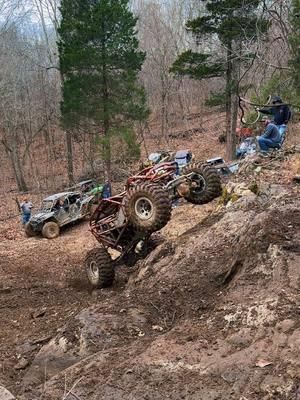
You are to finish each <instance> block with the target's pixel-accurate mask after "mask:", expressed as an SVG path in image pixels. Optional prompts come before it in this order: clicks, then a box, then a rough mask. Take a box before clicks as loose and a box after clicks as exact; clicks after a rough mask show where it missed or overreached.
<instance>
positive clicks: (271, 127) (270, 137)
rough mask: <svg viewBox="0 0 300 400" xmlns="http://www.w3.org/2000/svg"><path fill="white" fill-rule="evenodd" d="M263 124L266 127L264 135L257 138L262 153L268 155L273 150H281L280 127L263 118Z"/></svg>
mask: <svg viewBox="0 0 300 400" xmlns="http://www.w3.org/2000/svg"><path fill="white" fill-rule="evenodd" d="M261 122H262V123H263V125H264V127H265V129H264V131H263V134H262V135H261V136H258V138H257V141H258V144H259V147H260V150H261V152H263V153H266V152H268V151H269V150H270V149H271V148H279V147H280V146H281V135H280V132H279V129H278V127H277V126H276V125H275V124H273V123H272V122H271V121H270V120H269V119H268V117H263V118H262V121H261Z"/></svg>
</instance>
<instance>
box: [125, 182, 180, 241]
mask: <svg viewBox="0 0 300 400" xmlns="http://www.w3.org/2000/svg"><path fill="white" fill-rule="evenodd" d="M171 211H172V205H171V201H170V198H169V195H168V192H167V191H166V190H164V189H163V188H162V187H161V186H159V185H156V184H142V185H137V186H135V187H133V188H131V189H129V192H128V193H127V195H126V197H125V213H126V217H127V218H128V220H129V222H130V224H131V225H132V226H133V227H134V228H135V229H137V230H138V231H141V232H147V233H152V232H156V231H159V230H160V229H162V228H163V227H164V226H165V225H166V224H167V223H168V222H169V220H170V218H171Z"/></svg>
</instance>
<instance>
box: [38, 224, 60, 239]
mask: <svg viewBox="0 0 300 400" xmlns="http://www.w3.org/2000/svg"><path fill="white" fill-rule="evenodd" d="M42 235H43V237H44V238H47V239H55V238H57V237H58V236H59V226H58V224H57V223H56V222H54V221H50V222H46V223H45V225H44V226H43V229H42Z"/></svg>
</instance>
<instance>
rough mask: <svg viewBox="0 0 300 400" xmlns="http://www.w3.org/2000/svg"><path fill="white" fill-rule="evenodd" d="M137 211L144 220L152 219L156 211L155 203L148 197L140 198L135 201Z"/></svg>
mask: <svg viewBox="0 0 300 400" xmlns="http://www.w3.org/2000/svg"><path fill="white" fill-rule="evenodd" d="M134 208H135V213H136V215H137V216H138V218H140V219H141V220H143V221H146V220H148V219H150V218H151V217H152V215H153V213H154V208H153V203H152V201H151V200H149V199H147V197H141V198H139V199H138V200H137V201H136V203H135V207H134Z"/></svg>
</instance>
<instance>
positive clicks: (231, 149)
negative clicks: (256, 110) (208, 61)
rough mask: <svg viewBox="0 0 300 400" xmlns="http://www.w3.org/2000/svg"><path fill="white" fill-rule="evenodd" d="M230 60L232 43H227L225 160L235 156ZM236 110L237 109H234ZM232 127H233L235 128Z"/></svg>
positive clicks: (232, 158)
mask: <svg viewBox="0 0 300 400" xmlns="http://www.w3.org/2000/svg"><path fill="white" fill-rule="evenodd" d="M233 64H234V63H233V61H232V43H230V44H228V49H227V71H226V138H227V140H226V143H227V148H226V156H227V160H234V159H235V158H236V148H235V135H236V134H235V130H234V132H233V128H234V127H233V124H232V121H233V119H234V115H233V114H234V112H235V108H234V101H235V99H234V98H233V88H234V85H233V74H234V73H235V66H234V65H233ZM236 111H237V109H236ZM235 128H236V122H235ZM235 128H234V129H235Z"/></svg>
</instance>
